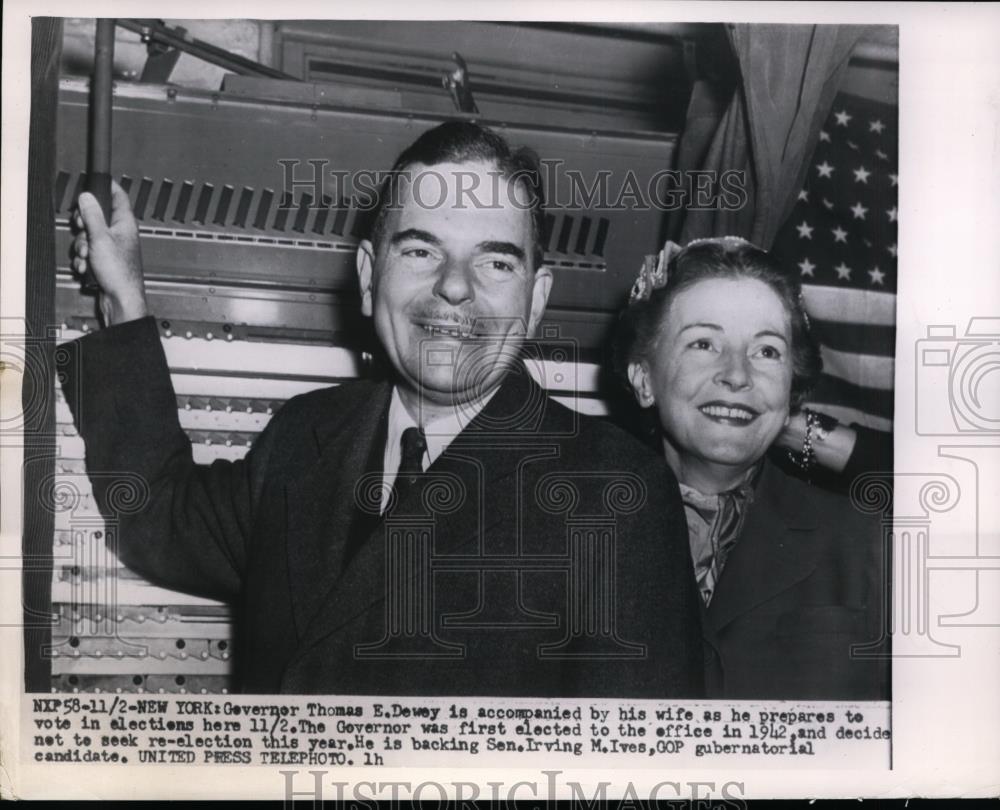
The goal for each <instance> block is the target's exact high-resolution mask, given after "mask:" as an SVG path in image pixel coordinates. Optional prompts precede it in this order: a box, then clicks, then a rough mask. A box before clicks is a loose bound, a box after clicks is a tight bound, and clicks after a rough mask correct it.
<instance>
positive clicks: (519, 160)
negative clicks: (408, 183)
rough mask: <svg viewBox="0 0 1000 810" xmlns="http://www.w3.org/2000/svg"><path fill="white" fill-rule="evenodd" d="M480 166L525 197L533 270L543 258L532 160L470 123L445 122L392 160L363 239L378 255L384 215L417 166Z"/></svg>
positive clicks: (538, 177)
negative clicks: (492, 169)
mask: <svg viewBox="0 0 1000 810" xmlns="http://www.w3.org/2000/svg"><path fill="white" fill-rule="evenodd" d="M473 162H480V163H486V164H489V165H492V166H494V167H495V168H496V170H497V171H498V172H499V173H500V176H501V177H503V178H505V179H507V180H508V181H513V182H515V183H517V184H519V185H520V186H521V188H523V189H524V191H525V192H526V193H527V197H528V199H527V209H528V210H529V212H530V213H531V236H532V243H533V246H534V250H533V259H534V262H533V266H534V267H536V268H537V267H539V266H540V265H541V263H542V259H543V257H544V254H545V248H544V245H543V242H542V240H543V238H544V237H543V234H544V230H545V210H544V209H545V193H544V189H543V186H542V174H541V170H540V168H539V162H538V156H537V155H536V154H535V152H534V151H532V150H531V149H529V148H527V147H520V148H519V149H511V147H510V144H508V143H507V141H506V140H505V139H504V138H503V137H502V136H500V135H498V134H497V133H495V132H493V130H491V129H488V128H486V127H484V126H480V125H479V124H475V123H472V122H470V121H446V122H445V123H443V124H440V125H439V126H436V127H434V128H433V129H429V130H428V131H427V132H425V133H424V134H423V135H421V136H420V137H419V138H417V140H416V141H414V142H413V143H412V144H411V145H410V146H409V147H407V148H406V150H404V151H403V153H402V154H401V155H400V156H399V157H398V158H396V162H395V164H393V167H392V171H391V172H390V174H389V176H388V177H387V178H386V179H385V181H384V182H383V183H382V185H381V187H380V189H379V191H378V197H377V199H376V202H375V205H374V206H373V208H372V210H371V214H370V220H369V221H370V227H369V231H368V232H369V239H370V240H371V242H372V245H373V246H374V248H375V251H376V253H377V252H378V250H379V248H380V246H381V243H382V240H383V239H384V237H385V227H386V222H387V220H388V215H389V211H391V210H392V206H393V204H394V202H396V203H398V199H397V198H398V194H399V181H400V178H401V177H404V176H405V175H406V172H407V170H408V169H409V168H410V167H412V166H415V165H417V164H421V165H423V166H427V167H433V166H436V165H438V164H441V163H473Z"/></svg>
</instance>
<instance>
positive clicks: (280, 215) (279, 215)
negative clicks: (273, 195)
mask: <svg viewBox="0 0 1000 810" xmlns="http://www.w3.org/2000/svg"><path fill="white" fill-rule="evenodd" d="M294 204H295V201H294V198H293V197H292V195H291V194H289V193H288V192H285V193H284V194H282V195H281V199H280V200H279V202H278V210H277V211H275V212H274V222H273V223H271V230H274V231H284V230H285V226H286V225H287V224H288V212H289V211H290V210H291V208H292V206H293V205H294Z"/></svg>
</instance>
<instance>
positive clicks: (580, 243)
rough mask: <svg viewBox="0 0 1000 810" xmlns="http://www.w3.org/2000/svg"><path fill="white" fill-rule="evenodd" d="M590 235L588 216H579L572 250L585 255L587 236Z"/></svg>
mask: <svg viewBox="0 0 1000 810" xmlns="http://www.w3.org/2000/svg"><path fill="white" fill-rule="evenodd" d="M588 236H590V217H580V230H579V232H578V233H577V235H576V246H575V247H574V248H573V252H574V253H576V254H578V255H580V256H586V255H587V237H588Z"/></svg>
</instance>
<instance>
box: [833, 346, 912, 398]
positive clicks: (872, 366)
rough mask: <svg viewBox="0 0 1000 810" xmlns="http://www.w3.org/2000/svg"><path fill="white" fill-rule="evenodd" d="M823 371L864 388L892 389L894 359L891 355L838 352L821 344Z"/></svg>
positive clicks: (893, 382)
mask: <svg viewBox="0 0 1000 810" xmlns="http://www.w3.org/2000/svg"><path fill="white" fill-rule="evenodd" d="M821 351H822V354H823V371H824V373H826V374H829V375H831V376H833V377H839V378H840V379H842V380H846V381H847V382H849V383H853V384H854V385H860V386H862V387H864V388H876V389H878V390H879V391H892V390H893V387H894V384H895V366H896V361H895V360H894V359H893V358H891V357H877V356H875V355H872V354H853V353H847V352H838V351H835V350H834V349H829V348H827V347H826V346H823V347H822V349H821Z"/></svg>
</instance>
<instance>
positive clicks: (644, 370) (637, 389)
mask: <svg viewBox="0 0 1000 810" xmlns="http://www.w3.org/2000/svg"><path fill="white" fill-rule="evenodd" d="M628 381H629V382H630V383H631V384H632V391H633V393H634V394H635V398H636V400H637V401H638V402H639V405H641V406H642V407H643V408H648V407H649V406H650V405H652V404H653V403H654V402H655V401H656V397H655V396H654V394H653V384H652V383H651V382H650V379H649V366H647V365H646V364H645V363H629V364H628Z"/></svg>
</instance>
